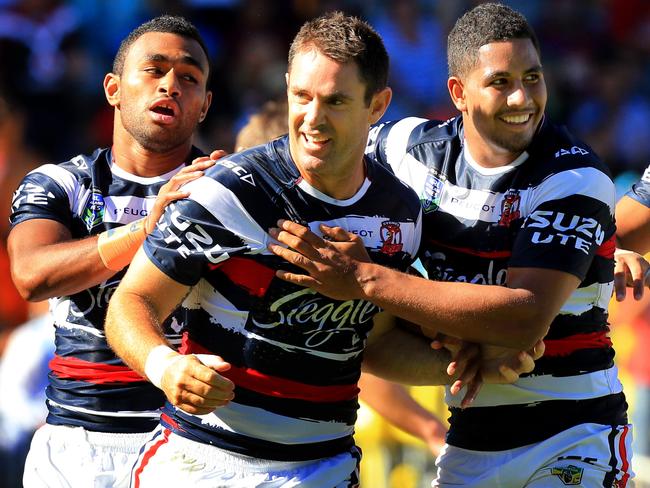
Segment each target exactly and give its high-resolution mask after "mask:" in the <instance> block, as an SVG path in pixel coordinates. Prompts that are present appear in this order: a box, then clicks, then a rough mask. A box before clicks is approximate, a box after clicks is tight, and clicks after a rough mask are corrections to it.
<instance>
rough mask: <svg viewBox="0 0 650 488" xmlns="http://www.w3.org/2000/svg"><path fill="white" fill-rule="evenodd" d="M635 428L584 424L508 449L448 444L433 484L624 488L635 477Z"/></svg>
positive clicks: (483, 487) (443, 486) (443, 487)
mask: <svg viewBox="0 0 650 488" xmlns="http://www.w3.org/2000/svg"><path fill="white" fill-rule="evenodd" d="M631 443H632V427H631V426H630V425H622V426H615V427H610V426H607V425H599V424H581V425H577V426H575V427H572V428H570V429H567V430H565V431H563V432H560V433H559V434H557V435H555V436H553V437H550V438H549V439H546V440H544V441H542V442H538V443H537V444H531V445H528V446H523V447H518V448H516V449H509V450H507V451H494V452H489V451H470V450H467V449H461V448H459V447H454V446H449V445H446V446H445V447H444V448H443V450H442V451H441V453H440V456H438V459H437V460H436V466H437V468H438V472H437V477H436V478H435V479H434V480H433V482H432V483H431V486H432V487H440V488H446V487H451V486H454V487H456V486H464V487H471V488H494V487H497V486H498V487H499V488H522V487H528V488H554V487H558V488H559V487H566V486H581V487H587V488H596V487H598V488H603V487H615V488H624V487H625V486H626V484H627V482H628V481H629V480H630V479H631V478H632V477H633V476H634V472H633V471H632V467H631V465H630V461H631V458H632V449H631Z"/></svg>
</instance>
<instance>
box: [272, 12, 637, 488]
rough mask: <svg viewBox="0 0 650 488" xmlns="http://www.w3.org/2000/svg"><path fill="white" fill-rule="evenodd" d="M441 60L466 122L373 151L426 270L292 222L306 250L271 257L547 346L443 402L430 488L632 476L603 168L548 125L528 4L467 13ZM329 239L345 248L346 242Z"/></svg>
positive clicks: (431, 128) (410, 131)
mask: <svg viewBox="0 0 650 488" xmlns="http://www.w3.org/2000/svg"><path fill="white" fill-rule="evenodd" d="M448 64H449V78H448V89H449V93H450V96H451V99H452V101H453V103H454V104H455V106H456V108H457V109H458V110H459V112H460V115H459V116H457V117H455V118H453V119H450V120H448V121H446V122H439V121H428V120H423V119H418V118H407V119H403V120H400V121H395V122H390V123H387V124H383V125H380V126H377V127H375V128H373V129H372V130H371V135H370V140H369V145H368V150H367V155H369V156H371V157H372V158H373V159H376V160H378V161H380V162H381V163H383V164H385V165H386V166H387V167H390V168H391V169H392V170H393V171H394V173H395V174H396V175H397V176H398V177H399V178H400V179H401V180H403V181H404V182H405V183H407V184H408V185H409V186H411V187H412V188H413V189H414V190H415V191H416V192H417V193H418V195H419V196H420V201H421V203H422V207H423V239H422V240H423V243H422V247H421V251H420V253H421V254H420V258H421V259H422V262H423V264H424V266H425V268H426V270H427V272H428V276H429V278H430V279H429V280H426V279H424V278H420V277H416V276H411V275H406V274H403V273H399V272H397V271H395V270H391V269H388V268H386V267H382V266H379V265H377V264H374V263H370V262H367V261H364V260H363V259H361V260H360V259H355V258H348V257H346V256H345V254H344V253H341V252H340V247H339V246H338V244H336V243H332V242H330V241H327V240H324V239H320V238H319V237H318V236H315V235H313V234H312V233H310V232H308V231H307V230H306V229H305V228H303V227H301V226H298V225H296V224H295V223H291V222H286V221H284V222H281V223H280V227H281V229H282V230H281V231H279V232H278V233H277V234H276V233H274V235H275V236H276V237H277V238H278V239H279V240H280V241H281V242H283V243H285V244H287V245H289V246H290V247H291V248H293V250H295V251H298V252H295V251H292V250H291V249H286V248H283V247H280V246H275V247H273V250H274V252H275V253H276V254H278V255H281V256H283V257H285V258H286V259H287V260H288V261H289V262H291V263H294V264H296V265H298V266H301V267H302V268H303V269H304V270H306V271H307V272H308V273H309V276H307V275H304V274H303V275H297V274H294V273H287V272H279V273H278V275H279V276H281V277H283V278H284V279H286V280H288V281H290V282H292V283H295V284H303V285H304V286H310V287H312V288H314V289H316V290H318V291H319V292H321V293H323V294H325V295H328V296H332V297H336V298H339V299H366V300H370V301H372V302H373V303H375V304H377V305H378V306H380V307H381V308H382V309H384V310H386V311H388V312H390V313H392V314H394V315H397V316H400V317H402V318H404V319H407V320H410V321H411V322H414V323H417V324H419V325H420V326H422V328H423V329H429V330H434V331H442V332H444V333H446V334H449V335H452V336H455V337H460V338H463V339H466V340H472V341H476V342H480V343H488V344H495V345H498V346H509V347H515V348H520V349H526V348H528V347H530V346H531V345H532V344H533V343H534V342H535V341H537V340H540V339H542V338H544V341H545V344H546V353H545V355H544V357H542V358H541V359H540V360H538V361H537V362H536V367H535V370H534V371H533V373H532V374H531V375H530V376H529V377H522V378H520V379H519V380H518V381H516V382H515V383H513V384H511V385H485V386H484V387H483V389H482V390H481V392H480V393H479V394H478V396H477V397H476V399H475V401H474V403H473V404H472V405H471V406H470V407H469V408H461V405H460V403H459V402H458V401H457V399H456V398H454V397H453V396H448V397H447V402H448V404H449V406H450V411H451V418H450V424H451V426H450V430H449V434H448V436H447V444H448V445H447V446H446V447H445V448H444V449H443V451H442V454H441V456H440V457H439V458H438V476H437V478H436V479H435V480H434V482H433V486H439V487H451V486H466V487H474V488H479V487H481V488H488V487H495V486H503V487H513V488H514V487H518V488H519V487H523V486H526V487H540V488H541V487H545V488H546V487H553V486H558V487H559V486H565V485H580V486H588V487H597V486H598V487H602V486H605V487H614V486H619V487H620V486H625V484H626V483H627V481H628V480H629V479H630V478H631V477H632V476H633V472H632V469H631V466H630V454H631V451H630V444H631V437H632V435H631V427H630V425H628V422H627V414H626V409H627V403H626V401H625V396H624V394H623V391H622V390H623V388H622V385H621V383H620V381H619V379H618V374H617V369H616V366H615V364H614V361H613V357H614V350H613V347H612V342H611V340H610V338H609V337H608V332H609V327H608V324H607V307H608V303H609V300H610V297H611V293H612V287H613V279H614V277H613V271H614V261H613V255H614V247H615V246H614V233H615V225H614V218H613V213H614V200H615V191H614V185H613V183H612V181H611V178H610V176H609V172H608V170H607V168H606V166H605V165H604V164H603V163H602V162H601V161H600V160H599V158H598V157H597V156H596V155H595V154H594V153H593V151H592V149H591V148H590V147H589V146H587V145H586V144H585V143H584V142H582V141H579V140H577V139H576V138H574V137H573V136H572V135H571V134H569V133H568V132H567V131H566V130H565V129H564V128H561V127H558V126H555V125H553V124H552V123H551V122H550V121H549V120H547V119H546V118H545V116H544V110H545V107H546V98H547V93H546V85H545V81H544V74H543V69H542V64H541V60H540V52H539V45H538V41H537V38H536V36H535V34H534V32H533V30H532V29H531V27H530V26H529V24H528V23H527V21H526V19H525V18H524V17H523V16H522V15H521V14H519V13H518V12H516V11H514V10H512V9H511V8H509V7H507V6H504V5H500V4H494V3H485V4H481V5H479V6H477V7H475V8H474V9H472V10H470V11H469V12H467V13H466V14H465V15H463V16H462V17H461V18H460V19H459V20H458V21H457V22H456V24H455V26H454V28H453V29H452V31H451V32H450V34H449V37H448ZM322 231H324V232H325V233H327V234H328V237H329V238H330V239H333V240H339V239H340V240H341V241H342V242H344V243H345V245H346V246H348V248H349V247H350V246H349V244H350V242H351V241H352V236H347V237H344V234H345V233H342V232H341V231H340V230H336V229H334V230H330V231H328V230H327V229H322ZM346 241H347V242H346ZM486 285H488V286H486Z"/></svg>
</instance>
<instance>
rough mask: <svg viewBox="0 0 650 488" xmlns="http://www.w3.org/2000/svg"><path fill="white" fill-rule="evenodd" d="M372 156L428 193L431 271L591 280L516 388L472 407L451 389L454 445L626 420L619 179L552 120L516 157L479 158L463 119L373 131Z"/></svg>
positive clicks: (484, 279)
mask: <svg viewBox="0 0 650 488" xmlns="http://www.w3.org/2000/svg"><path fill="white" fill-rule="evenodd" d="M367 154H368V155H369V156H371V157H373V158H376V159H377V160H378V161H380V162H381V163H383V164H385V165H387V167H390V168H392V170H393V171H394V172H395V174H396V175H397V176H398V177H399V178H400V179H402V181H404V182H406V183H407V184H409V185H410V186H411V187H412V188H413V189H414V190H415V191H416V193H418V195H419V197H420V201H421V204H422V208H423V213H424V216H423V224H422V225H423V237H422V247H421V254H420V257H421V259H422V261H423V264H424V267H425V269H426V270H427V272H428V275H429V278H430V279H433V280H439V281H455V282H468V283H478V284H487V285H505V284H506V278H507V270H508V268H511V267H526V268H546V269H555V270H560V271H565V272H567V273H571V274H573V275H575V276H577V277H578V278H579V279H580V280H581V283H580V285H579V287H578V288H577V289H576V290H575V292H574V293H573V294H572V295H571V297H570V298H569V299H568V300H567V302H566V303H565V304H564V305H563V306H562V308H561V310H560V313H559V314H558V315H557V317H556V318H555V319H554V320H553V322H552V324H551V327H550V330H549V333H548V335H547V336H546V338H545V343H546V353H545V355H544V357H542V358H541V359H539V360H538V361H537V362H536V366H535V370H534V371H533V372H532V373H531V374H529V375H525V376H522V377H521V378H520V379H519V380H518V381H517V382H516V383H515V384H513V385H484V386H483V388H482V390H481V392H480V394H479V395H478V397H477V399H476V401H475V402H474V404H473V406H472V408H467V409H464V410H461V409H460V408H459V406H460V405H459V401H460V398H462V395H459V396H451V395H449V394H448V395H447V402H448V404H449V406H450V410H451V414H452V415H451V419H450V421H451V430H450V432H449V436H448V442H449V443H450V444H452V445H455V446H458V447H462V448H467V449H475V450H501V449H510V448H514V447H518V446H523V445H526V444H530V443H532V442H537V441H541V440H543V439H545V438H547V437H550V436H551V435H553V434H555V433H557V432H560V431H561V430H564V429H566V428H568V427H571V426H573V425H576V424H580V423H584V422H596V423H602V424H621V423H626V417H625V409H626V403H625V398H624V396H623V393H622V385H621V383H620V381H619V380H618V375H617V369H616V367H615V365H614V362H613V358H614V350H613V349H612V343H611V341H610V339H609V337H608V332H609V328H608V324H607V307H608V302H609V300H610V297H611V293H612V287H613V253H614V248H615V244H614V234H615V225H614V218H613V213H614V203H615V191H614V185H613V183H612V181H611V179H610V176H609V172H608V170H607V168H606V167H605V166H604V164H603V163H602V162H601V161H600V160H599V159H598V158H597V156H596V155H595V154H594V153H593V152H592V150H591V148H589V147H588V146H587V145H585V144H584V143H583V142H581V141H578V140H576V139H575V138H573V137H572V136H571V135H570V134H568V133H567V132H566V131H565V130H564V129H562V128H559V127H555V126H553V125H552V124H550V123H549V122H548V121H546V120H544V122H543V123H542V125H541V127H540V129H539V130H538V131H537V133H536V135H535V137H534V139H533V141H532V143H531V145H530V146H529V148H528V150H527V151H526V152H524V153H523V154H522V155H521V156H520V157H519V158H517V159H516V160H515V161H513V162H512V163H511V164H509V165H507V166H504V167H498V168H484V167H481V166H479V165H478V164H476V162H475V161H473V160H472V158H471V155H470V154H469V152H468V150H467V148H466V146H465V144H464V135H463V125H462V118H460V117H457V118H454V119H451V120H448V121H446V122H442V123H439V122H437V121H427V120H424V119H419V118H407V119H403V120H400V121H396V122H390V123H387V124H383V125H378V126H376V127H374V128H373V129H372V130H371V135H370V139H369V144H368V147H367Z"/></svg>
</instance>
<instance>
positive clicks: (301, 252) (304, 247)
mask: <svg viewBox="0 0 650 488" xmlns="http://www.w3.org/2000/svg"><path fill="white" fill-rule="evenodd" d="M269 235H270V236H271V237H272V238H273V239H275V240H277V241H278V242H281V243H282V244H284V245H286V246H288V247H290V248H291V249H292V250H294V249H295V251H298V252H297V253H296V252H295V251H292V250H289V252H292V253H294V254H295V255H294V256H291V255H288V256H289V259H288V258H287V257H285V256H284V255H283V256H281V257H283V258H285V259H286V260H287V261H289V262H291V263H294V264H296V265H298V266H301V264H300V262H298V261H301V262H303V263H305V264H306V263H307V262H311V261H312V260H314V261H318V260H320V259H321V255H320V252H319V249H318V248H316V247H314V245H313V244H310V243H309V242H306V241H304V240H303V239H302V238H300V237H298V236H296V235H294V234H292V233H290V232H286V231H283V230H281V229H278V228H271V229H269ZM271 246H276V245H275V244H273V243H271V244H270V245H269V250H270V251H271V252H273V253H274V254H276V255H278V256H280V254H279V253H278V252H276V251H275V250H274V249H271ZM276 247H281V246H276ZM283 249H284V248H283ZM298 256H302V258H304V260H301V259H299V257H298ZM294 261H296V262H294ZM301 267H302V266H301Z"/></svg>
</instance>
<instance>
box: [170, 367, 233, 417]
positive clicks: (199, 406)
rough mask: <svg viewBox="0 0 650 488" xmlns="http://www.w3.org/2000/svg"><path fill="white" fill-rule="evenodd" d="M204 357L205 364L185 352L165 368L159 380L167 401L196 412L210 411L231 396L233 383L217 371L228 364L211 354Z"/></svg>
mask: <svg viewBox="0 0 650 488" xmlns="http://www.w3.org/2000/svg"><path fill="white" fill-rule="evenodd" d="M202 356H204V357H206V356H208V355H202ZM204 361H205V362H206V363H207V365H206V364H204V363H203V362H202V361H201V360H199V359H198V358H197V357H195V356H194V355H187V356H184V357H183V358H182V359H181V360H180V361H178V362H176V363H174V364H173V365H172V367H169V368H167V370H166V371H165V373H164V375H163V380H162V388H163V391H164V392H165V395H166V396H167V398H168V399H169V401H170V402H171V403H172V404H173V405H175V406H177V407H179V408H181V409H183V410H185V411H186V412H188V413H192V414H197V415H202V414H206V413H210V412H212V411H213V410H214V409H215V408H219V407H222V406H224V405H227V404H228V402H230V400H232V399H233V398H234V389H235V385H234V383H233V382H232V381H231V380H229V379H228V378H225V377H224V376H222V375H220V374H219V373H218V372H217V370H218V371H221V372H223V371H227V370H228V369H230V364H229V363H227V362H225V361H223V360H222V359H221V358H220V357H219V356H212V355H210V356H209V358H208V359H204Z"/></svg>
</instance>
